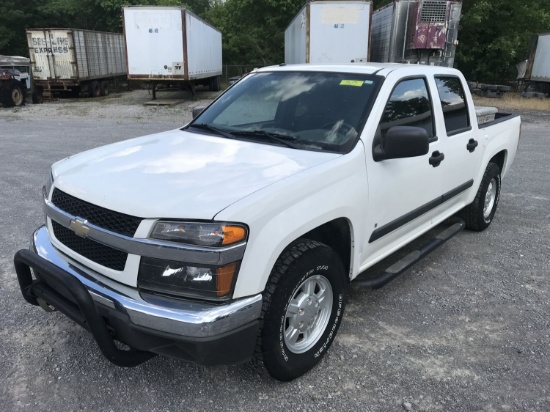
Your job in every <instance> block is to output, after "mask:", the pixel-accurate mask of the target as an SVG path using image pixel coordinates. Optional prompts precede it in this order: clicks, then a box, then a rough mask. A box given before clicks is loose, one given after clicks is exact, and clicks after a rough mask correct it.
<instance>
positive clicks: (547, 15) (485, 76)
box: [456, 0, 550, 83]
mask: <svg viewBox="0 0 550 412" xmlns="http://www.w3.org/2000/svg"><path fill="white" fill-rule="evenodd" d="M462 12H463V14H462V19H461V22H460V30H459V41H460V44H459V46H458V47H457V59H456V67H457V68H459V69H460V70H462V71H463V72H464V74H465V75H466V77H467V78H468V79H471V80H476V81H482V82H490V83H504V82H506V81H509V80H513V79H515V78H516V75H517V72H516V69H515V66H516V64H517V63H519V62H521V61H523V60H525V59H526V58H527V57H528V54H529V52H530V50H531V48H530V47H529V46H530V44H531V39H532V34H533V33H542V32H548V31H550V1H548V0H524V1H517V0H464V3H463V9H462Z"/></svg>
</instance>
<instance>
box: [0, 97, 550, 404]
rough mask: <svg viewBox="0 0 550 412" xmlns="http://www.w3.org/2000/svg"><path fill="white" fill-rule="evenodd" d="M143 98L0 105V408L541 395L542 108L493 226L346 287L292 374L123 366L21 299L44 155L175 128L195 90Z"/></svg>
mask: <svg viewBox="0 0 550 412" xmlns="http://www.w3.org/2000/svg"><path fill="white" fill-rule="evenodd" d="M174 96H175V97H184V98H185V97H187V96H185V95H171V96H170V97H174ZM211 97H212V95H211V94H208V93H200V94H199V99H201V100H204V101H205V102H206V101H207V99H208V98H211ZM149 98H150V97H149V96H148V95H147V92H146V91H134V92H131V93H119V94H115V95H112V96H110V97H108V98H101V99H97V100H90V99H80V100H78V99H75V100H70V101H56V102H50V103H46V104H43V105H36V106H35V105H28V106H26V107H23V108H20V109H0V144H1V148H2V149H1V152H0V189H1V193H2V196H1V197H0V210H2V213H3V218H2V219H1V221H0V227H1V232H2V233H3V235H2V241H1V242H0V262H1V265H0V280H1V282H0V302H1V304H0V305H1V306H0V308H1V311H2V315H1V317H0V348H1V350H0V382H1V383H0V410H2V411H27V410H33V411H125V410H132V411H176V410H178V411H185V410H189V411H200V410H211V411H228V410H231V411H250V410H258V411H270V412H272V411H321V410H322V411H325V410H327V411H342V410H347V411H400V410H415V411H416V410H422V411H548V410H550V384H549V382H550V362H549V361H550V359H549V358H550V316H549V315H550V304H549V302H550V277H549V275H550V263H549V257H550V208H549V204H550V169H549V167H548V165H549V164H550V136H549V134H548V128H549V126H550V113H545V112H526V113H524V115H525V116H524V126H523V136H522V139H521V142H520V149H519V152H518V155H517V157H516V161H515V164H514V166H513V168H512V170H511V172H510V173H509V175H508V176H507V178H506V179H505V180H504V181H503V188H502V194H501V201H500V205H499V210H498V212H497V214H496V217H495V220H494V222H493V224H492V225H491V227H490V228H489V229H488V230H487V231H485V232H483V233H472V232H462V233H460V234H459V235H458V236H456V237H455V238H453V239H452V240H450V241H449V242H448V243H447V244H446V245H444V246H443V247H442V248H441V249H439V250H438V251H437V252H435V253H434V254H432V255H431V256H429V257H428V258H426V259H425V260H424V261H422V262H420V263H419V264H418V265H416V266H415V267H414V268H412V269H411V270H410V271H408V272H407V273H406V274H405V275H404V276H402V277H400V278H398V279H397V280H395V281H393V282H392V283H390V284H389V285H387V286H386V287H384V288H382V289H380V290H377V291H371V290H367V289H351V293H350V298H349V301H348V308H347V313H346V315H345V316H344V320H343V324H342V327H341V329H340V332H339V335H338V337H337V338H336V340H335V342H334V345H333V347H332V349H331V350H330V351H329V353H328V354H327V356H326V357H325V358H324V359H323V360H322V362H321V364H320V365H319V366H318V367H317V368H315V369H314V370H313V371H312V372H310V373H308V374H306V375H305V376H303V377H302V378H300V379H297V380H296V381H294V382H290V383H286V384H282V383H279V382H275V381H273V380H271V379H270V378H268V377H266V376H264V375H262V374H258V373H256V372H254V371H253V370H251V369H250V368H249V367H247V366H232V367H216V368H206V367H201V366H197V365H193V364H188V363H185V362H181V361H178V360H172V359H168V358H161V357H157V358H154V359H153V360H151V361H149V362H147V363H145V364H143V365H141V366H139V367H137V368H133V369H123V368H119V367H116V366H114V365H112V364H110V363H109V362H108V361H106V360H105V359H103V357H102V356H101V354H100V352H99V350H98V349H97V347H96V345H95V343H94V341H93V339H92V337H91V336H90V335H89V334H88V333H87V332H85V331H84V330H83V329H81V328H80V327H78V326H76V325H75V324H74V323H72V322H71V321H69V320H68V319H67V318H65V317H64V316H63V315H61V314H58V313H54V314H46V313H45V312H43V311H42V310H40V309H38V308H36V307H33V306H30V305H28V304H26V303H25V302H24V300H23V299H22V297H21V295H20V292H19V289H18V284H17V282H16V278H15V274H14V270H13V265H12V257H13V255H14V253H15V252H16V251H17V250H18V249H21V248H26V247H27V245H28V237H29V235H30V234H31V233H32V231H33V229H34V228H35V227H37V226H38V225H40V224H41V223H42V221H43V213H42V210H41V201H40V191H41V187H42V185H43V184H44V182H45V180H46V176H47V171H48V168H49V165H50V164H51V163H53V162H54V161H56V160H58V159H60V158H63V157H65V156H67V155H69V154H73V153H76V152H80V151H82V150H86V149H89V148H93V147H97V146H100V145H103V144H106V143H110V142H115V141H119V140H123V139H126V138H130V137H134V136H139V135H144V134H149V133H153V132H158V131H162V130H167V129H171V128H175V127H178V126H180V125H182V124H183V123H185V122H186V121H188V120H189V119H190V117H191V116H190V113H191V110H192V107H194V106H195V105H199V104H201V101H200V100H199V101H197V102H191V101H189V99H188V98H187V99H186V101H185V102H184V103H183V104H180V105H177V106H171V107H145V106H143V105H142V104H141V103H143V102H145V101H147V100H148V99H149Z"/></svg>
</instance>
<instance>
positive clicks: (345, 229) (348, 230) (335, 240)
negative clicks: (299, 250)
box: [296, 217, 353, 281]
mask: <svg viewBox="0 0 550 412" xmlns="http://www.w3.org/2000/svg"><path fill="white" fill-rule="evenodd" d="M299 239H311V240H316V241H318V242H320V243H323V244H325V245H327V246H329V247H330V248H332V249H333V250H334V251H335V252H336V254H337V255H338V256H339V257H340V260H341V261H342V264H343V265H344V270H345V271H346V273H347V274H348V277H347V280H348V281H349V279H350V276H351V273H352V269H353V265H352V262H353V259H352V256H353V238H352V226H351V222H350V220H349V219H347V218H344V217H341V218H338V219H334V220H331V221H330V222H326V223H324V224H322V225H320V226H318V227H316V228H315V229H312V230H310V231H309V232H307V233H304V234H303V235H302V236H300V237H299V238H298V239H296V240H299Z"/></svg>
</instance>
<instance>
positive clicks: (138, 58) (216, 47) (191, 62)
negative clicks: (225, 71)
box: [123, 6, 222, 80]
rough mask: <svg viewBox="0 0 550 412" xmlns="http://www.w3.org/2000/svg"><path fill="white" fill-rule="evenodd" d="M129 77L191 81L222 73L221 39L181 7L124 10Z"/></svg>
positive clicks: (216, 31) (129, 8)
mask: <svg viewBox="0 0 550 412" xmlns="http://www.w3.org/2000/svg"><path fill="white" fill-rule="evenodd" d="M123 16H124V33H125V36H126V44H127V59H128V78H130V79H141V80H150V79H180V80H194V79H201V78H206V77H213V76H219V75H221V74H222V36H221V33H220V31H218V30H217V29H215V28H213V27H212V26H210V25H209V24H207V23H206V22H204V21H203V20H201V19H199V18H198V17H197V16H195V15H194V14H192V13H191V12H189V11H188V10H186V9H185V8H181V7H140V6H137V7H124V9H123Z"/></svg>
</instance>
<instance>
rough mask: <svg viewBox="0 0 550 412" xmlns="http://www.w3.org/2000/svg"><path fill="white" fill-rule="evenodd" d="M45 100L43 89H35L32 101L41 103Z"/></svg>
mask: <svg viewBox="0 0 550 412" xmlns="http://www.w3.org/2000/svg"><path fill="white" fill-rule="evenodd" d="M43 101H44V96H43V95H42V91H41V90H35V91H34V92H32V102H33V103H34V104H40V103H42V102H43Z"/></svg>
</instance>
